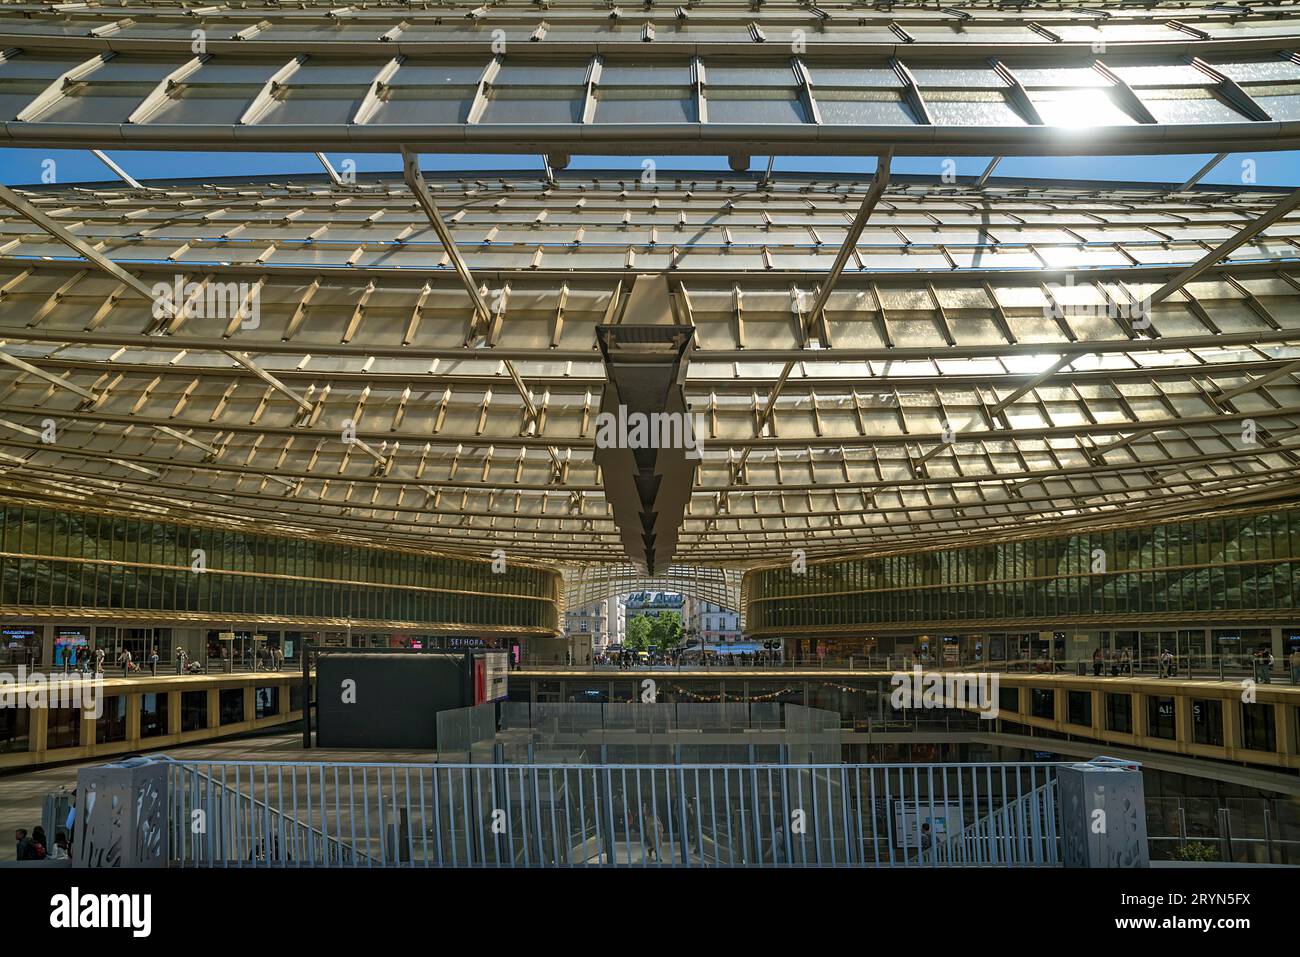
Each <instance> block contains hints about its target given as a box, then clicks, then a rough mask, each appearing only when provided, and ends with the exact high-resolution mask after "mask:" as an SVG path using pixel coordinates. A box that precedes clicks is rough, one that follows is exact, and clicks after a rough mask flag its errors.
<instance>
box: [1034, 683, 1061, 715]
mask: <svg viewBox="0 0 1300 957" xmlns="http://www.w3.org/2000/svg"><path fill="white" fill-rule="evenodd" d="M1029 713H1030V714H1032V715H1033V716H1034V717H1035V718H1049V719H1050V718H1055V717H1056V692H1055V691H1053V690H1052V689H1051V688H1034V689H1033V690H1032V691H1031V692H1030V705H1029Z"/></svg>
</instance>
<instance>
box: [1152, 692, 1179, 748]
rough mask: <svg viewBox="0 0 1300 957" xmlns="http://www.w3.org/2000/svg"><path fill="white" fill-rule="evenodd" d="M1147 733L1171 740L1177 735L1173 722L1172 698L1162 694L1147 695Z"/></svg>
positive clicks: (1154, 736)
mask: <svg viewBox="0 0 1300 957" xmlns="http://www.w3.org/2000/svg"><path fill="white" fill-rule="evenodd" d="M1147 734H1149V735H1150V736H1151V737H1153V738H1163V739H1164V740H1166V741H1172V740H1174V738H1176V737H1177V736H1178V732H1177V728H1176V725H1175V723H1174V699H1173V698H1167V697H1164V696H1162V695H1149V696H1148V697H1147Z"/></svg>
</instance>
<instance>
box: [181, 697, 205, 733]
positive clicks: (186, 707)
mask: <svg viewBox="0 0 1300 957" xmlns="http://www.w3.org/2000/svg"><path fill="white" fill-rule="evenodd" d="M207 726H208V693H207V692H206V691H182V692H181V730H182V731H199V730H201V729H203V728H206V727H207Z"/></svg>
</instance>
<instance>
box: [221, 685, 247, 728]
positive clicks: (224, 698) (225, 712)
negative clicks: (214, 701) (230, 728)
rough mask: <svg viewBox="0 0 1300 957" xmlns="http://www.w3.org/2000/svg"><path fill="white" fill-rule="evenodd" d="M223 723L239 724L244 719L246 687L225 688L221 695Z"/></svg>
mask: <svg viewBox="0 0 1300 957" xmlns="http://www.w3.org/2000/svg"><path fill="white" fill-rule="evenodd" d="M220 702H221V724H223V725H225V724H239V722H241V721H243V720H244V689H243V688H223V689H222V691H221V695H220Z"/></svg>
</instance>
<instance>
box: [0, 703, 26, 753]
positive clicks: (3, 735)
mask: <svg viewBox="0 0 1300 957" xmlns="http://www.w3.org/2000/svg"><path fill="white" fill-rule="evenodd" d="M30 743H31V712H30V711H28V710H27V709H26V708H0V754H17V753H19V752H22V751H26V750H27V749H28V746H29V744H30Z"/></svg>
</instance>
